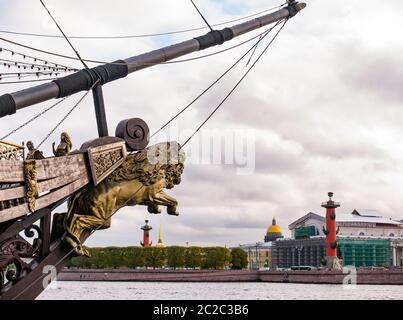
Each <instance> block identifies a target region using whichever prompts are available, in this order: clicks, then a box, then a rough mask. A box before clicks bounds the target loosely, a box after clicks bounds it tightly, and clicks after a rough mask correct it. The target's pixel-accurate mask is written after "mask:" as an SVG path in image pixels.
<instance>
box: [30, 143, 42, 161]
mask: <svg viewBox="0 0 403 320" xmlns="http://www.w3.org/2000/svg"><path fill="white" fill-rule="evenodd" d="M27 148H28V153H27V159H28V160H29V159H36V160H41V159H45V157H44V156H43V153H42V151H39V150H38V149H35V147H34V143H33V142H32V141H28V142H27Z"/></svg>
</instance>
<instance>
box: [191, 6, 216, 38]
mask: <svg viewBox="0 0 403 320" xmlns="http://www.w3.org/2000/svg"><path fill="white" fill-rule="evenodd" d="M190 2H191V3H192V4H193V7H195V9H196V11H197V12H198V13H199V15H200V17H201V18H202V19H203V21H204V22H205V23H206V25H207V27H209V29H210V31H213V28H212V27H211V26H210V24H209V23H208V21H207V19H206V18H205V17H204V15H203V13H202V12H201V11H200V10H199V8H198V7H197V5H196V3H194V1H193V0H190Z"/></svg>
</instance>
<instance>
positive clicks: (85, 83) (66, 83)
mask: <svg viewBox="0 0 403 320" xmlns="http://www.w3.org/2000/svg"><path fill="white" fill-rule="evenodd" d="M127 74H128V68H127V64H126V63H125V62H124V61H123V60H118V61H115V62H112V63H108V64H105V65H102V66H98V67H95V68H92V69H83V70H80V71H79V72H77V73H74V74H72V75H69V76H67V77H64V78H60V79H57V80H53V82H54V83H56V84H57V86H58V87H59V96H58V98H63V97H66V96H69V95H71V94H74V93H77V92H80V91H84V90H85V91H87V90H89V89H90V88H91V87H92V85H93V84H94V83H95V82H96V81H97V80H98V79H99V80H100V84H101V85H103V84H105V83H107V82H110V81H113V80H117V79H120V78H124V77H126V76H127Z"/></svg>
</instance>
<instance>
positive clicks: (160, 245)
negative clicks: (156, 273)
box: [155, 227, 165, 248]
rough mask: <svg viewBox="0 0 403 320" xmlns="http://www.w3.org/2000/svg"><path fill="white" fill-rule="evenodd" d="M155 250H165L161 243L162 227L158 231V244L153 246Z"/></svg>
mask: <svg viewBox="0 0 403 320" xmlns="http://www.w3.org/2000/svg"><path fill="white" fill-rule="evenodd" d="M155 246H156V247H157V248H165V244H164V242H162V227H160V229H159V231H158V242H157V244H156V245H155Z"/></svg>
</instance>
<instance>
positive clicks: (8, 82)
mask: <svg viewBox="0 0 403 320" xmlns="http://www.w3.org/2000/svg"><path fill="white" fill-rule="evenodd" d="M56 79H60V78H46V79H34V80H21V81H6V82H3V81H1V82H0V84H18V83H31V82H40V81H50V80H56Z"/></svg>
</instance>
